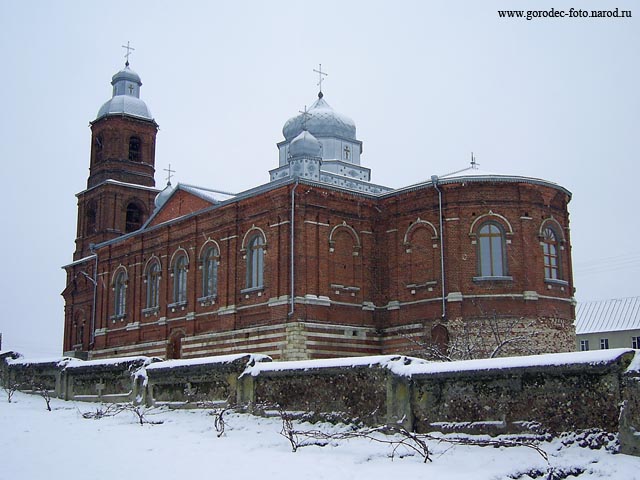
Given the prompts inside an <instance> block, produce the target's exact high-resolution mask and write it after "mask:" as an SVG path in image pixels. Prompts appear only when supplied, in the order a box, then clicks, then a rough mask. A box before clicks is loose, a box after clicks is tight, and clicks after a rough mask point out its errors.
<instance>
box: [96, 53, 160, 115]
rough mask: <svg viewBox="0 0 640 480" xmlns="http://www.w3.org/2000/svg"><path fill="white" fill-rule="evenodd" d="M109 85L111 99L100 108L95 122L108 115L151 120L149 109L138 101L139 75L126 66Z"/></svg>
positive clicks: (142, 102)
mask: <svg viewBox="0 0 640 480" xmlns="http://www.w3.org/2000/svg"><path fill="white" fill-rule="evenodd" d="M111 85H113V94H112V97H111V99H110V100H108V101H107V102H105V103H104V105H102V107H100V110H98V115H97V116H96V120H97V119H99V118H102V117H106V116H109V115H130V116H132V117H137V118H143V119H145V120H153V116H152V115H151V111H150V110H149V107H147V104H146V103H144V101H142V100H140V87H141V86H142V81H141V80H140V75H138V74H137V73H136V72H134V71H133V70H131V69H130V68H129V65H128V64H127V65H126V66H125V67H124V68H123V69H122V70H120V71H119V72H117V73H116V74H115V75H114V76H113V77H112V78H111Z"/></svg>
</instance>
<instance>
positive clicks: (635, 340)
mask: <svg viewBox="0 0 640 480" xmlns="http://www.w3.org/2000/svg"><path fill="white" fill-rule="evenodd" d="M631 348H637V349H640V337H631Z"/></svg>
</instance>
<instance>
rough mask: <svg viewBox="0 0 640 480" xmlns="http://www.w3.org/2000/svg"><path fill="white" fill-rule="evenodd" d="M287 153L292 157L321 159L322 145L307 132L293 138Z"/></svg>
mask: <svg viewBox="0 0 640 480" xmlns="http://www.w3.org/2000/svg"><path fill="white" fill-rule="evenodd" d="M289 153H290V154H291V156H292V157H314V158H321V157H322V144H321V143H320V142H319V141H318V139H317V138H316V137H314V136H313V135H311V134H310V133H309V132H308V131H307V130H303V131H302V132H301V133H300V135H298V136H297V137H296V138H294V139H293V140H292V141H291V145H289Z"/></svg>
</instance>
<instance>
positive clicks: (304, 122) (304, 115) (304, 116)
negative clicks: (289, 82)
mask: <svg viewBox="0 0 640 480" xmlns="http://www.w3.org/2000/svg"><path fill="white" fill-rule="evenodd" d="M298 111H299V112H300V113H301V114H302V129H303V130H306V129H307V120H308V119H309V118H311V114H310V113H309V110H307V106H306V105H305V106H304V111H302V110H298Z"/></svg>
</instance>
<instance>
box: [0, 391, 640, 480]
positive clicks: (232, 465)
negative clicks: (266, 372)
mask: <svg viewBox="0 0 640 480" xmlns="http://www.w3.org/2000/svg"><path fill="white" fill-rule="evenodd" d="M51 405H52V411H51V412H49V411H47V410H46V408H45V402H44V400H43V399H42V398H41V397H39V396H31V395H26V394H22V393H19V392H18V393H16V394H15V395H14V397H13V401H12V403H8V402H7V401H6V396H5V395H4V392H2V391H0V432H1V435H0V458H2V462H0V479H1V480H4V479H7V480H9V479H11V480H14V479H42V478H47V479H54V480H58V479H60V480H62V479H68V478H76V477H86V478H91V479H93V480H113V479H116V478H118V479H119V478H124V479H129V478H131V479H133V478H153V479H154V480H164V479H167V480H176V479H189V478H233V479H234V480H242V479H251V480H255V479H256V478H265V479H278V480H289V479H292V480H293V479H295V480H302V479H314V480H317V479H330V480H336V479H349V480H357V479H366V480H378V479H379V480H388V479H389V478H406V479H409V478H425V479H427V478H430V479H439V480H453V479H465V480H468V479H474V480H483V479H509V478H521V479H523V480H525V479H529V478H531V477H529V476H528V475H525V476H521V474H522V472H525V471H530V470H531V469H534V468H538V469H539V470H542V471H544V470H546V468H547V464H546V462H545V461H544V460H543V458H542V457H541V456H540V455H539V454H538V453H537V452H536V451H534V450H532V449H530V448H526V447H516V448H495V447H472V446H451V445H449V444H446V443H432V444H431V445H430V447H431V451H432V452H433V455H432V459H433V461H432V462H430V463H427V464H424V463H422V459H421V458H420V457H418V456H416V455H414V456H404V455H400V456H396V457H395V458H394V459H393V460H392V459H391V458H390V454H391V447H390V446H388V445H384V444H378V443H375V442H371V441H369V440H366V439H361V438H358V439H352V440H348V441H341V442H339V443H335V444H331V445H329V446H326V447H316V446H309V447H305V448H302V449H299V450H298V451H297V452H296V453H293V452H292V451H291V446H290V444H289V442H288V441H287V440H286V439H285V438H284V437H282V436H281V435H280V434H279V431H280V428H281V423H280V420H279V419H277V418H260V417H254V416H250V415H246V414H237V413H228V414H226V415H225V418H226V420H227V421H226V429H225V433H224V435H223V436H222V437H220V438H218V436H217V432H216V430H215V428H214V425H213V423H214V422H213V420H214V417H212V416H211V415H210V414H209V412H208V411H207V410H172V411H169V410H166V409H160V410H159V411H154V412H153V415H150V416H149V417H148V418H149V419H150V420H153V421H162V422H163V423H162V424H158V425H150V424H146V425H143V426H141V425H139V424H138V423H136V419H135V417H134V415H133V414H132V413H131V412H123V413H120V414H119V415H117V416H114V417H108V418H102V419H99V420H95V419H85V418H83V416H82V413H84V412H90V411H95V409H96V408H97V407H99V405H97V404H89V403H79V402H64V401H61V400H57V399H54V400H52V404H51ZM298 426H299V427H300V428H301V429H304V428H312V426H310V425H308V424H300V425H298ZM316 427H317V426H313V428H316ZM324 428H326V429H330V428H336V427H331V426H328V425H325V426H324ZM541 447H542V448H543V449H544V450H545V451H546V452H547V453H548V455H549V460H550V463H551V465H553V466H554V467H558V468H561V469H564V470H565V471H566V470H569V469H570V468H575V467H577V468H578V469H579V470H580V471H584V473H582V474H581V475H580V476H579V477H574V476H570V477H568V478H580V479H601V478H615V479H624V480H632V479H640V458H637V457H631V456H627V455H621V454H612V453H609V452H607V451H606V450H605V449H601V450H590V449H587V448H581V447H579V446H577V445H576V444H573V445H569V446H563V445H562V443H561V442H560V441H559V440H555V441H552V442H547V443H542V444H541ZM398 453H399V454H402V453H406V452H405V451H403V450H399V451H398Z"/></svg>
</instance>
